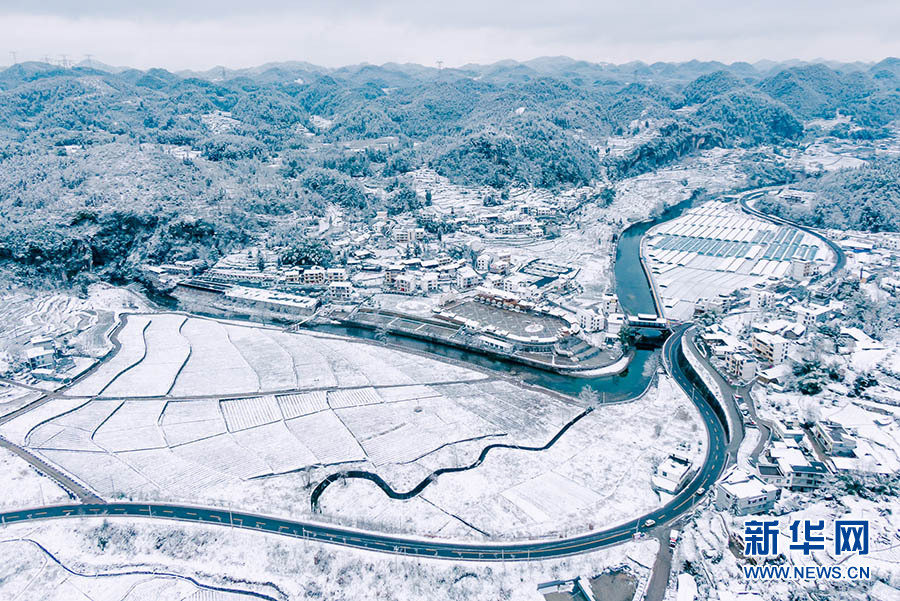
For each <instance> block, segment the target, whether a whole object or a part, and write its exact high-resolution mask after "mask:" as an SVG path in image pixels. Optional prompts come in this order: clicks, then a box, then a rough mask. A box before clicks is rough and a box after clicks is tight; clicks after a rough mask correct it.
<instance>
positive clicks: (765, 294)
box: [750, 288, 775, 311]
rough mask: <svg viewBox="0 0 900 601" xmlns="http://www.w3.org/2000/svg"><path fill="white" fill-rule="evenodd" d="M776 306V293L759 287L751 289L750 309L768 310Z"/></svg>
mask: <svg viewBox="0 0 900 601" xmlns="http://www.w3.org/2000/svg"><path fill="white" fill-rule="evenodd" d="M774 306H775V293H774V292H772V291H771V290H762V289H759V288H751V289H750V310H751V311H767V310H769V309H771V308H772V307H774Z"/></svg>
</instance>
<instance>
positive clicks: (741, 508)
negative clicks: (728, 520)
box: [715, 466, 781, 516]
mask: <svg viewBox="0 0 900 601" xmlns="http://www.w3.org/2000/svg"><path fill="white" fill-rule="evenodd" d="M780 497H781V491H780V490H779V489H778V488H777V487H776V486H773V485H772V484H767V483H766V482H763V481H762V479H760V478H759V477H758V476H756V475H755V474H749V473H747V472H746V471H744V470H742V469H741V468H739V467H738V466H734V467H732V468H731V469H730V470H729V471H728V472H727V473H726V474H725V476H724V477H723V478H722V479H721V480H720V481H719V482H718V483H717V484H716V501H715V503H716V509H718V510H719V511H730V512H731V513H732V514H734V515H738V516H740V515H751V514H760V513H768V512H769V511H772V509H774V508H775V502H776V501H778V499H779V498H780Z"/></svg>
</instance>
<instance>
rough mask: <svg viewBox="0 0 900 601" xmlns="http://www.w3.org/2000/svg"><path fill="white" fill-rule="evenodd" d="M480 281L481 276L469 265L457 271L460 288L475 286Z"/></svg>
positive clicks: (457, 282)
mask: <svg viewBox="0 0 900 601" xmlns="http://www.w3.org/2000/svg"><path fill="white" fill-rule="evenodd" d="M479 281H481V278H480V276H479V275H478V274H477V273H475V270H474V269H472V268H471V267H469V266H468V265H466V266H464V267H462V268H461V269H458V270H457V272H456V287H457V288H459V289H460V290H468V289H469V288H474V287H475V286H476V285H478V282H479Z"/></svg>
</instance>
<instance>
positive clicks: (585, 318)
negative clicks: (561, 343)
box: [577, 309, 606, 332]
mask: <svg viewBox="0 0 900 601" xmlns="http://www.w3.org/2000/svg"><path fill="white" fill-rule="evenodd" d="M577 314H578V324H579V325H580V326H581V329H582V330H584V331H585V332H600V331H602V330H603V329H605V328H606V316H605V315H603V313H600V312H599V311H595V310H594V309H580V310H579V311H578V313H577Z"/></svg>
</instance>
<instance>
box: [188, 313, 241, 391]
mask: <svg viewBox="0 0 900 601" xmlns="http://www.w3.org/2000/svg"><path fill="white" fill-rule="evenodd" d="M181 333H182V334H184V335H185V336H186V337H187V339H188V340H189V341H190V343H191V356H190V358H189V359H188V362H187V364H186V365H185V366H184V369H182V370H181V373H180V374H178V378H177V379H176V380H175V386H174V387H173V388H172V394H173V395H176V396H196V395H213V394H240V393H253V392H257V391H259V377H258V376H257V374H256V372H255V371H253V369H252V368H251V367H250V365H249V364H248V363H247V361H246V360H245V359H244V357H243V355H241V353H239V352H238V350H237V349H236V348H235V347H234V345H233V344H232V343H231V340H230V339H229V337H228V330H227V329H226V327H225V326H223V325H222V324H220V323H218V322H216V321H211V320H208V319H193V318H192V319H189V320H188V322H187V323H186V324H184V326H183V327H182V328H181Z"/></svg>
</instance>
